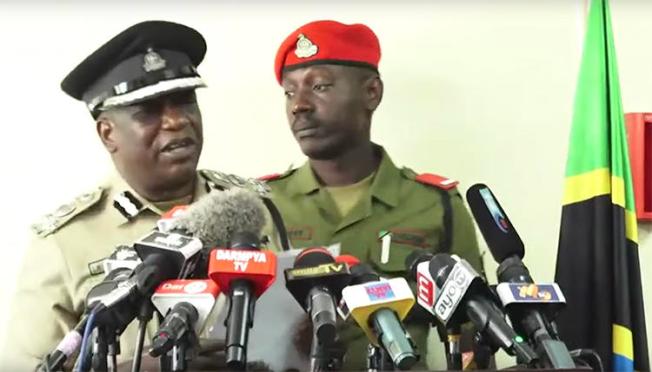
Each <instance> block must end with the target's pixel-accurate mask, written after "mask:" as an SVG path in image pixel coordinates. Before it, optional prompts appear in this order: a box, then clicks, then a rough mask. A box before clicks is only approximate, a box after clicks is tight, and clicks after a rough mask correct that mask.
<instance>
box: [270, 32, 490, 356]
mask: <svg viewBox="0 0 652 372" xmlns="http://www.w3.org/2000/svg"><path fill="white" fill-rule="evenodd" d="M379 60H380V45H379V42H378V39H377V37H376V35H375V34H374V33H373V31H372V30H371V29H369V28H368V27H367V26H365V25H362V24H354V25H345V24H342V23H339V22H335V21H317V22H312V23H308V24H306V25H304V26H301V27H299V28H298V29H297V30H295V31H294V32H292V33H291V34H290V35H289V36H288V37H287V38H286V39H285V41H284V42H283V43H282V45H281V46H280V48H279V49H278V52H277V54H276V61H275V72H276V78H277V80H278V82H279V84H281V86H282V87H283V90H284V91H285V96H286V98H287V99H286V113H287V117H288V122H289V124H290V129H291V131H292V133H293V135H294V137H295V139H296V140H297V142H298V144H299V146H300V147H301V150H302V152H303V153H304V154H305V155H306V156H307V157H308V161H307V162H306V163H305V164H304V165H303V166H301V167H299V168H297V169H292V170H289V171H287V172H286V173H284V174H282V175H272V176H268V177H264V178H265V179H267V181H268V183H269V185H270V186H271V188H272V193H273V197H274V201H275V203H276V205H277V206H278V207H279V209H280V211H281V213H282V215H283V219H284V220H285V223H286V226H287V229H288V234H289V238H290V242H291V244H292V246H293V247H295V248H305V247H310V246H321V245H330V244H336V243H340V244H341V249H342V253H344V254H351V255H354V256H356V257H358V258H359V259H360V260H362V261H364V262H370V263H371V264H372V265H373V266H374V267H375V269H376V270H377V271H378V273H379V274H380V275H384V276H390V277H391V276H406V275H407V273H406V268H405V259H406V257H407V256H408V255H409V254H410V253H411V252H413V251H415V250H426V251H429V252H435V253H436V252H448V253H452V254H457V255H459V256H461V257H462V258H465V259H466V260H467V261H469V263H471V265H473V266H474V267H475V268H476V269H478V270H480V269H481V267H482V265H481V257H480V253H479V250H478V246H477V241H476V238H475V231H474V228H473V223H472V220H471V218H470V216H469V213H468V212H467V210H466V208H465V206H464V203H463V200H462V198H461V196H460V194H459V192H458V190H457V189H456V187H455V186H456V184H457V182H454V181H452V180H448V179H446V178H443V177H439V176H436V175H434V174H421V175H418V174H416V173H415V172H413V171H412V170H410V169H408V168H398V167H397V166H395V165H394V163H393V162H392V160H391V159H390V157H389V155H388V154H387V152H386V151H385V150H384V149H383V148H382V147H381V146H379V145H377V144H374V143H372V142H371V140H370V129H371V118H372V115H373V113H374V111H375V109H376V108H377V107H378V105H379V104H380V101H381V99H382V96H383V82H382V80H381V78H380V76H379V73H378V62H379ZM417 307H418V305H417ZM413 313H416V312H415V311H413ZM416 318H418V317H417V316H412V317H411V319H410V318H408V319H409V320H408V324H409V325H408V331H409V332H410V334H411V336H412V337H413V339H414V340H415V342H416V344H417V346H418V348H419V350H420V351H421V352H422V360H421V363H420V364H418V365H416V366H415V368H416V369H422V368H424V367H425V364H424V363H423V362H424V361H425V359H426V358H425V355H423V352H424V351H425V350H426V336H427V331H428V327H427V326H426V325H425V322H423V318H422V319H421V320H418V319H416ZM340 338H341V340H342V342H343V343H344V344H345V345H346V350H347V355H346V359H345V364H344V368H345V369H365V368H366V344H367V340H366V339H365V338H364V335H363V334H362V332H361V331H360V330H358V329H357V328H356V329H352V328H351V327H348V328H347V327H345V328H344V329H342V330H341V331H340ZM440 354H441V353H440ZM439 365H441V364H439Z"/></svg>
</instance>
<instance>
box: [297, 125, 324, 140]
mask: <svg viewBox="0 0 652 372" xmlns="http://www.w3.org/2000/svg"><path fill="white" fill-rule="evenodd" d="M318 133H319V127H305V128H299V129H297V130H295V131H294V135H295V136H297V137H298V138H305V137H314V136H316V135H317V134H318Z"/></svg>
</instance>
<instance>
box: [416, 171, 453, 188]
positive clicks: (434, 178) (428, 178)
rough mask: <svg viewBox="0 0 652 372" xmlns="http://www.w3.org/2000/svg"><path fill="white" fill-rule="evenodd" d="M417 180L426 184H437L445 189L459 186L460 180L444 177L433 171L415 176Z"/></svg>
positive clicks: (436, 185)
mask: <svg viewBox="0 0 652 372" xmlns="http://www.w3.org/2000/svg"><path fill="white" fill-rule="evenodd" d="M415 180H416V181H417V182H419V183H423V184H425V185H430V186H435V187H438V188H440V189H443V190H451V189H453V188H455V186H457V184H458V183H459V182H458V181H455V180H452V179H450V178H446V177H442V176H439V175H436V174H432V173H422V174H419V175H417V176H416V177H415Z"/></svg>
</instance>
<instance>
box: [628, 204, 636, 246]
mask: <svg viewBox="0 0 652 372" xmlns="http://www.w3.org/2000/svg"><path fill="white" fill-rule="evenodd" d="M625 235H626V236H627V239H628V240H631V241H632V242H634V243H636V244H638V223H637V222H636V213H635V212H631V211H628V210H625Z"/></svg>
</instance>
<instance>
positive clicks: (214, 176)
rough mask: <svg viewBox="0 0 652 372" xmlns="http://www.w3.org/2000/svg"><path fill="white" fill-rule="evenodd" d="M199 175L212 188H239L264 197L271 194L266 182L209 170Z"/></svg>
mask: <svg viewBox="0 0 652 372" xmlns="http://www.w3.org/2000/svg"><path fill="white" fill-rule="evenodd" d="M199 173H200V174H201V175H202V176H203V177H204V178H205V179H206V181H208V182H209V185H210V186H211V188H217V187H222V188H225V189H229V188H231V187H239V188H243V189H248V190H251V191H253V192H255V193H257V194H258V195H260V196H262V197H266V196H268V194H269V192H270V188H269V186H268V185H267V184H266V183H265V181H261V180H257V179H255V178H243V177H240V176H236V175H235V174H228V173H222V172H218V171H214V170H208V169H202V170H200V171H199Z"/></svg>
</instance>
